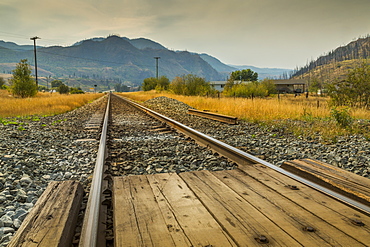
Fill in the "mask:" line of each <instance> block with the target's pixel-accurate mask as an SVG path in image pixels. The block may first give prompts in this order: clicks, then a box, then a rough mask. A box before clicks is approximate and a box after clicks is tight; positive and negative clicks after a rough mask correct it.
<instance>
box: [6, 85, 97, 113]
mask: <svg viewBox="0 0 370 247" xmlns="http://www.w3.org/2000/svg"><path fill="white" fill-rule="evenodd" d="M102 95H103V94H72V95H62V94H59V93H53V94H50V93H38V94H37V96H36V97H33V98H24V99H22V98H15V97H13V96H11V95H10V94H9V93H8V91H6V90H0V100H1V108H0V117H15V116H28V115H54V114H60V113H63V112H67V111H71V110H73V109H75V108H77V107H80V106H82V105H85V104H86V103H88V102H90V101H93V100H95V99H97V98H99V97H101V96H102Z"/></svg>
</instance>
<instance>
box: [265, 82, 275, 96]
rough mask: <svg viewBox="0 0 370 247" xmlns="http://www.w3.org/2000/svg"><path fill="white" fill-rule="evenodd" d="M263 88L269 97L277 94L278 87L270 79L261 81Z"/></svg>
mask: <svg viewBox="0 0 370 247" xmlns="http://www.w3.org/2000/svg"><path fill="white" fill-rule="evenodd" d="M261 87H262V88H263V89H264V90H266V92H267V95H266V96H270V94H274V93H276V85H275V83H274V82H273V81H272V80H270V79H264V80H262V81H261Z"/></svg>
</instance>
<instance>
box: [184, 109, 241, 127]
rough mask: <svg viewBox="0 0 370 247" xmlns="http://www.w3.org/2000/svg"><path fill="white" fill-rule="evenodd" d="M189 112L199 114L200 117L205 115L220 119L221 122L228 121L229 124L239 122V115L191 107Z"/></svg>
mask: <svg viewBox="0 0 370 247" xmlns="http://www.w3.org/2000/svg"><path fill="white" fill-rule="evenodd" d="M188 114H191V115H195V116H199V117H204V118H209V119H212V120H216V121H220V122H223V123H227V124H237V123H238V122H237V120H238V118H237V117H232V116H227V115H222V114H218V113H214V112H208V111H199V110H195V109H189V110H188Z"/></svg>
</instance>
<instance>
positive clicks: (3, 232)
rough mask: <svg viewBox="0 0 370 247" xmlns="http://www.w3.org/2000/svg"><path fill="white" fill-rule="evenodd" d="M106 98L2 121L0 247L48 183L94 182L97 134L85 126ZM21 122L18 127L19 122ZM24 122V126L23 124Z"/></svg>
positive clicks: (0, 131) (17, 226)
mask: <svg viewBox="0 0 370 247" xmlns="http://www.w3.org/2000/svg"><path fill="white" fill-rule="evenodd" d="M105 102H106V98H100V99H98V100H96V101H94V102H92V103H91V104H88V105H85V106H83V107H81V108H78V109H76V110H74V111H71V112H68V113H65V114H60V115H56V116H50V117H32V118H31V119H21V118H17V119H13V118H12V121H10V119H3V121H4V122H5V123H7V122H9V123H10V124H6V125H4V124H1V123H0V246H1V247H3V246H6V245H7V244H8V243H9V241H10V239H11V237H12V236H13V234H14V233H15V232H16V230H17V229H18V228H19V227H20V225H21V223H22V221H23V220H24V218H25V217H26V216H27V214H28V212H29V211H30V210H31V209H32V207H33V205H34V204H35V203H36V201H37V199H38V198H39V196H40V195H41V194H42V193H43V192H44V190H45V188H46V187H47V185H48V184H49V182H50V181H62V180H78V181H80V182H81V183H82V184H83V185H84V186H85V187H86V186H87V184H88V183H89V182H90V179H91V177H90V176H91V174H92V171H93V169H94V165H95V156H96V151H97V147H98V142H97V141H83V140H87V139H97V138H98V137H99V136H98V133H97V132H93V131H87V130H86V129H85V128H84V127H85V124H86V123H87V121H88V120H89V119H90V117H91V116H92V114H93V113H94V112H95V111H96V110H97V109H99V108H101V107H104V105H105V104H104V103H105ZM16 123H17V124H16ZM21 123H22V124H21Z"/></svg>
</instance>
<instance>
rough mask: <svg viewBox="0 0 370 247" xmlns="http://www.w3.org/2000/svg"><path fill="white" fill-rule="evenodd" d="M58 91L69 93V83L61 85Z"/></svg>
mask: <svg viewBox="0 0 370 247" xmlns="http://www.w3.org/2000/svg"><path fill="white" fill-rule="evenodd" d="M57 91H58V92H59V93H60V94H68V93H69V87H68V86H67V85H64V84H62V85H60V86H59V87H58V89H57Z"/></svg>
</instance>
